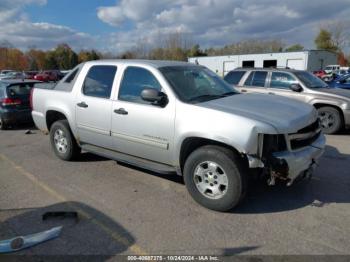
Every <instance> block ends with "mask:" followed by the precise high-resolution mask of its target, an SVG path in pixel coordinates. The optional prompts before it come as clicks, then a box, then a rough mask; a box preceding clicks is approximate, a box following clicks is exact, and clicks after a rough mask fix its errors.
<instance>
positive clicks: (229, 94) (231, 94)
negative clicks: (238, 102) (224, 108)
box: [221, 91, 237, 97]
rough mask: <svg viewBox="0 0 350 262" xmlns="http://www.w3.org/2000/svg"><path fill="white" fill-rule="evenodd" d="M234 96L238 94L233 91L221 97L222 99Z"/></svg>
mask: <svg viewBox="0 0 350 262" xmlns="http://www.w3.org/2000/svg"><path fill="white" fill-rule="evenodd" d="M233 95H237V92H233V91H231V92H227V93H224V94H222V95H221V96H222V97H226V96H233Z"/></svg>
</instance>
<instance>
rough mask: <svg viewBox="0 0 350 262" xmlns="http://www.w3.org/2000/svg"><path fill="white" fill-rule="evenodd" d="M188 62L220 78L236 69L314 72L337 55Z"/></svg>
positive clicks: (232, 57) (323, 52)
mask: <svg viewBox="0 0 350 262" xmlns="http://www.w3.org/2000/svg"><path fill="white" fill-rule="evenodd" d="M188 62H190V63H195V64H200V65H203V66H206V67H208V68H209V69H211V70H212V71H214V72H216V73H217V74H218V75H220V76H225V75H226V74H227V73H228V72H229V71H231V70H233V69H235V68H238V67H260V68H264V67H281V68H286V67H289V68H291V69H298V70H307V71H316V70H321V69H324V68H325V67H326V66H327V65H330V64H336V63H337V55H336V54H335V53H333V52H331V51H326V50H308V51H296V52H280V53H265V54H244V55H226V56H203V57H190V58H188Z"/></svg>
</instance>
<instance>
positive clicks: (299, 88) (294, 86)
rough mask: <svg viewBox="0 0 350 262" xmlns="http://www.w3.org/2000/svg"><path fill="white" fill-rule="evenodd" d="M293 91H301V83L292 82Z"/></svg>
mask: <svg viewBox="0 0 350 262" xmlns="http://www.w3.org/2000/svg"><path fill="white" fill-rule="evenodd" d="M289 88H290V89H291V90H292V91H294V92H298V93H300V92H301V91H303V88H302V87H301V86H300V85H299V84H291V85H290V87H289Z"/></svg>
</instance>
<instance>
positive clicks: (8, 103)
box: [1, 98, 22, 106]
mask: <svg viewBox="0 0 350 262" xmlns="http://www.w3.org/2000/svg"><path fill="white" fill-rule="evenodd" d="M1 104H2V105H3V106H17V105H20V104H22V101H21V100H20V99H13V98H4V99H2V100H1Z"/></svg>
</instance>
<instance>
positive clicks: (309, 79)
mask: <svg viewBox="0 0 350 262" xmlns="http://www.w3.org/2000/svg"><path fill="white" fill-rule="evenodd" d="M294 74H295V75H296V77H298V78H299V80H300V81H301V82H303V83H304V85H306V87H308V88H326V87H328V85H327V84H326V83H325V82H323V81H322V80H321V79H319V78H318V77H317V76H314V75H313V74H311V73H309V72H306V71H300V72H295V73H294Z"/></svg>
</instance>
